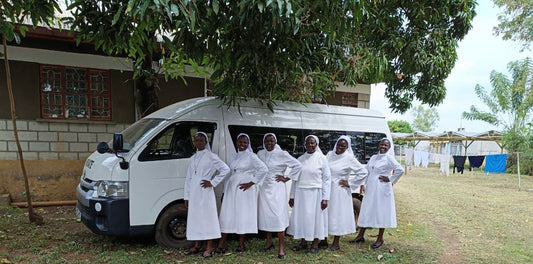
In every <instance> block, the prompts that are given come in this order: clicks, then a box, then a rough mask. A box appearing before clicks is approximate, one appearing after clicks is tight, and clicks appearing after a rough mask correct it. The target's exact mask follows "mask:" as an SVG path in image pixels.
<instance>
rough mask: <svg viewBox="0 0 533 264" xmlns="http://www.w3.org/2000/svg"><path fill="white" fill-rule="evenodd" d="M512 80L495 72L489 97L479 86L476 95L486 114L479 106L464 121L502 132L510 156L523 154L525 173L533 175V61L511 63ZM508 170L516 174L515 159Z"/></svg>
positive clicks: (522, 163)
mask: <svg viewBox="0 0 533 264" xmlns="http://www.w3.org/2000/svg"><path fill="white" fill-rule="evenodd" d="M507 68H508V70H509V72H510V74H511V77H508V76H506V75H505V74H503V73H499V72H496V71H492V72H491V74H490V81H491V85H492V90H491V91H490V93H487V91H485V88H484V87H482V86H480V85H479V84H478V85H476V94H477V96H478V97H479V98H480V99H481V101H482V102H483V103H484V104H485V105H486V106H487V108H488V111H483V110H481V109H479V108H478V107H476V106H471V107H470V112H463V118H465V119H469V120H481V121H485V122H487V123H489V124H492V125H495V126H498V127H502V128H503V141H504V146H505V149H506V150H507V152H508V153H510V154H511V156H513V157H516V153H515V152H521V153H523V154H520V157H521V170H522V172H525V173H528V174H530V175H533V160H531V157H533V124H532V118H531V114H533V93H532V90H531V89H533V61H532V59H531V58H526V59H523V60H518V61H513V62H510V63H509V64H508V66H507ZM507 165H508V167H509V169H510V170H511V171H512V172H516V171H517V168H516V158H511V159H508V164H507Z"/></svg>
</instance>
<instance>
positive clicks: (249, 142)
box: [237, 133, 254, 153]
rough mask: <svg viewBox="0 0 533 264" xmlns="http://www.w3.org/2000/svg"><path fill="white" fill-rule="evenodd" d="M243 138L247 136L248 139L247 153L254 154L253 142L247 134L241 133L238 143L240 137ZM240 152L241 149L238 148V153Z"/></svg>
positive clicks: (238, 136)
mask: <svg viewBox="0 0 533 264" xmlns="http://www.w3.org/2000/svg"><path fill="white" fill-rule="evenodd" d="M242 136H245V137H246V138H247V139H248V149H246V151H250V152H252V153H253V152H254V151H253V150H252V141H251V140H250V137H249V136H248V134H245V133H240V134H239V135H237V141H238V140H239V138H240V137H242ZM238 151H239V148H238V147H237V152H238Z"/></svg>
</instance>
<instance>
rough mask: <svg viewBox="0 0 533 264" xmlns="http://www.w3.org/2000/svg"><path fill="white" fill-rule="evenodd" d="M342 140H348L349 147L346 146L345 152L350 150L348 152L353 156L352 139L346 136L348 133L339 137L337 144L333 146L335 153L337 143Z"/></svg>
mask: <svg viewBox="0 0 533 264" xmlns="http://www.w3.org/2000/svg"><path fill="white" fill-rule="evenodd" d="M341 140H346V142H348V147H347V148H346V151H345V152H348V153H350V154H351V155H352V156H353V149H352V139H351V138H350V137H349V136H346V135H342V136H340V137H339V139H337V142H335V146H334V147H333V153H335V154H336V153H337V144H338V143H339V141H341ZM343 154H344V153H343Z"/></svg>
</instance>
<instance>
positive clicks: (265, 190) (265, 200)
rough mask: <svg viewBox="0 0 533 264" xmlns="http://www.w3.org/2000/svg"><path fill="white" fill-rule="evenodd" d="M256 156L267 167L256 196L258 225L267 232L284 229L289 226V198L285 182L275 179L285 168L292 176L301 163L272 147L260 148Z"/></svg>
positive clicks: (300, 166) (282, 173)
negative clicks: (269, 148) (288, 169)
mask: <svg viewBox="0 0 533 264" xmlns="http://www.w3.org/2000/svg"><path fill="white" fill-rule="evenodd" d="M257 156H258V157H259V159H260V160H262V161H263V162H264V163H265V165H266V166H267V167H268V173H267V175H266V176H265V178H264V179H263V183H262V184H261V185H260V186H259V198H258V227H259V230H263V231H268V232H281V231H285V229H286V228H287V226H289V205H288V202H289V198H288V197H287V187H286V185H285V182H278V181H276V176H277V175H282V176H284V175H285V171H286V170H287V168H290V173H289V174H288V175H286V177H287V178H291V179H292V178H294V177H296V176H297V175H298V174H300V171H301V169H302V164H301V163H300V162H299V161H298V160H296V159H295V158H293V157H292V156H291V155H290V154H289V153H288V152H287V151H283V150H281V149H277V148H275V149H273V150H272V151H267V150H265V149H263V150H260V151H259V152H258V153H257Z"/></svg>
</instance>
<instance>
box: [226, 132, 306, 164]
mask: <svg viewBox="0 0 533 264" xmlns="http://www.w3.org/2000/svg"><path fill="white" fill-rule="evenodd" d="M228 128H229V132H230V135H231V141H232V142H233V145H234V147H235V151H237V146H236V145H235V141H236V138H237V135H239V133H246V134H248V136H250V141H252V142H251V143H252V150H253V151H254V152H255V153H257V152H258V151H259V150H262V149H263V136H264V135H265V134H266V133H274V134H276V138H277V139H278V145H279V146H280V147H281V149H283V150H286V151H287V152H289V154H291V155H292V156H293V157H299V156H301V155H302V154H303V153H304V149H303V146H302V144H301V142H303V138H302V136H303V131H304V130H302V129H292V128H275V127H252V126H237V125H230V126H228Z"/></svg>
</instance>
